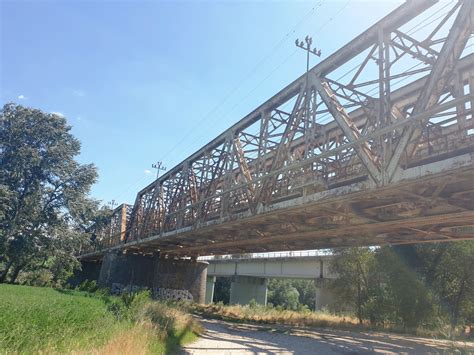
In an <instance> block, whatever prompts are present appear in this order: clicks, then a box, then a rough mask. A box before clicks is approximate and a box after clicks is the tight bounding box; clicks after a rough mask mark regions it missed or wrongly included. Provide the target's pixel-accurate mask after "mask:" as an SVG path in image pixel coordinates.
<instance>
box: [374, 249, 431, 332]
mask: <svg viewBox="0 0 474 355" xmlns="http://www.w3.org/2000/svg"><path fill="white" fill-rule="evenodd" d="M375 255H376V261H377V267H378V268H379V269H380V270H381V273H382V275H383V286H384V292H385V295H386V297H387V298H388V300H389V301H390V305H388V306H387V305H386V307H390V309H391V312H392V314H391V319H390V320H391V321H392V322H395V323H399V324H401V325H403V326H404V327H407V328H417V327H418V326H420V325H422V324H424V323H425V324H426V323H427V322H428V321H429V320H430V319H431V318H432V316H433V314H434V309H433V300H432V295H431V293H430V290H429V288H427V287H426V285H425V283H424V276H423V274H422V273H419V272H418V271H417V270H416V269H415V268H413V267H411V266H410V265H409V264H407V263H406V262H405V260H404V259H403V258H400V256H399V255H398V254H397V253H396V252H395V251H394V249H393V248H391V247H382V248H380V249H378V250H377V251H376V252H375Z"/></svg>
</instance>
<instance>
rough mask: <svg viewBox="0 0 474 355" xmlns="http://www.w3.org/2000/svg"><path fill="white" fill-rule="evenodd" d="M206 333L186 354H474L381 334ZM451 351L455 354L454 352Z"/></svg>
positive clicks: (216, 329)
mask: <svg viewBox="0 0 474 355" xmlns="http://www.w3.org/2000/svg"><path fill="white" fill-rule="evenodd" d="M200 321H201V323H202V325H203V326H204V328H205V329H206V331H205V333H204V334H203V335H202V336H201V337H200V338H199V339H198V340H197V341H196V342H194V343H192V344H190V345H188V346H186V347H185V348H184V350H183V354H198V355H199V354H216V355H217V354H219V355H226V354H364V353H374V352H375V353H385V354H390V353H396V354H400V353H405V354H426V353H430V354H436V353H445V352H446V350H447V351H448V352H451V351H452V350H453V345H456V346H457V347H458V348H461V349H463V350H464V353H467V354H474V343H457V344H453V343H452V342H449V341H440V340H431V339H424V338H418V337H413V336H406V335H398V334H387V333H379V332H357V333H356V332H350V331H341V330H328V329H308V328H296V327H293V328H291V327H287V326H284V327H283V326H274V325H250V324H237V323H229V322H224V321H221V320H209V319H200ZM450 350H451V351H450Z"/></svg>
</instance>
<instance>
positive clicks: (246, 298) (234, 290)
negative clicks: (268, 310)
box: [230, 276, 267, 305]
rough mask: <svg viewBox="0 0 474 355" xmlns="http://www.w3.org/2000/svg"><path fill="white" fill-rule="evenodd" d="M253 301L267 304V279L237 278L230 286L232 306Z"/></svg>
mask: <svg viewBox="0 0 474 355" xmlns="http://www.w3.org/2000/svg"><path fill="white" fill-rule="evenodd" d="M252 299H254V300H255V301H256V302H257V303H259V304H263V305H266V304H267V279H264V278H257V277H245V276H235V277H234V278H233V279H232V283H231V284H230V304H248V303H249V302H250V301H251V300H252Z"/></svg>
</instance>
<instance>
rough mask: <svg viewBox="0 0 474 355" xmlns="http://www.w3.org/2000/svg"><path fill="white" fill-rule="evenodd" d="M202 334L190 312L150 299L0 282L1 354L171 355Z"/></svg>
mask: <svg viewBox="0 0 474 355" xmlns="http://www.w3.org/2000/svg"><path fill="white" fill-rule="evenodd" d="M145 296H146V295H145ZM111 306H114V307H111ZM199 332H200V327H199V325H198V324H197V323H196V322H195V321H194V320H193V319H192V318H191V316H190V315H188V314H186V313H184V312H183V311H182V310H180V309H178V308H176V306H170V305H168V304H165V303H160V302H153V301H151V300H149V299H148V298H146V297H136V298H135V300H132V301H131V302H130V303H129V304H128V306H127V305H125V303H124V302H123V301H122V300H121V299H120V298H119V297H110V296H107V297H104V296H100V295H98V294H90V293H86V292H79V291H73V290H57V289H52V288H41V287H29V286H16V285H5V284H0V353H11V352H14V353H28V354H30V353H37V352H46V353H53V352H54V353H69V352H72V351H82V352H91V351H92V352H94V353H99V354H113V353H117V351H118V352H122V353H125V352H126V353H144V352H147V353H161V354H170V353H176V352H177V351H179V348H180V346H181V345H183V344H185V343H188V342H190V341H192V340H194V339H195V338H196V337H197V335H196V334H197V333H199Z"/></svg>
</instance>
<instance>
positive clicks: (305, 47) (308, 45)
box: [295, 36, 321, 129]
mask: <svg viewBox="0 0 474 355" xmlns="http://www.w3.org/2000/svg"><path fill="white" fill-rule="evenodd" d="M312 43H313V38H312V37H310V36H306V37H305V39H304V42H303V41H300V40H299V39H298V38H297V39H296V40H295V44H296V46H297V47H299V48H301V49H303V50H304V51H306V78H305V95H304V100H305V105H304V106H305V110H306V115H305V116H306V121H305V129H308V128H310V121H311V120H310V117H309V116H310V98H309V96H310V90H309V54H310V53H311V54H314V55H316V56H318V57H321V49H316V48H311V44H312Z"/></svg>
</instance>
